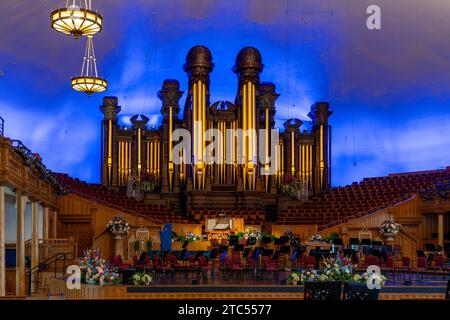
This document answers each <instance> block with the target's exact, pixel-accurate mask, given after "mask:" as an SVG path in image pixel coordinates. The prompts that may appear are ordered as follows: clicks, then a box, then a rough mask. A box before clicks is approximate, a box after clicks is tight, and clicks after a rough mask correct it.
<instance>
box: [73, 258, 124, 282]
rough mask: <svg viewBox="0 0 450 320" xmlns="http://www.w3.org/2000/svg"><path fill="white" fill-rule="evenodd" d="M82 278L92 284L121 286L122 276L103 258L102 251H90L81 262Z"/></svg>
mask: <svg viewBox="0 0 450 320" xmlns="http://www.w3.org/2000/svg"><path fill="white" fill-rule="evenodd" d="M79 266H80V271H81V278H82V279H84V281H86V283H90V284H99V285H100V286H103V285H104V284H119V283H120V276H119V274H118V273H117V272H116V271H115V270H112V269H111V268H110V267H109V266H108V265H107V264H106V262H105V259H103V258H102V257H101V253H100V250H98V249H88V250H86V251H85V252H84V257H83V259H81V260H80V261H79Z"/></svg>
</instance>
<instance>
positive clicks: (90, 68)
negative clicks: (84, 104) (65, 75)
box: [72, 36, 108, 96]
mask: <svg viewBox="0 0 450 320" xmlns="http://www.w3.org/2000/svg"><path fill="white" fill-rule="evenodd" d="M72 88H73V89H74V90H76V91H81V92H85V93H87V94H88V95H89V96H90V95H91V94H93V93H97V92H103V91H105V90H106V89H107V88H108V82H107V81H106V80H105V79H103V78H100V77H99V76H98V73H97V62H96V59H95V52H94V42H93V41H92V36H88V37H87V44H86V51H85V53H84V58H83V66H82V67H81V75H80V76H79V77H74V78H72Z"/></svg>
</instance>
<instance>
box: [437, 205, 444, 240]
mask: <svg viewBox="0 0 450 320" xmlns="http://www.w3.org/2000/svg"><path fill="white" fill-rule="evenodd" d="M438 245H440V246H441V247H444V214H443V213H442V212H441V213H438Z"/></svg>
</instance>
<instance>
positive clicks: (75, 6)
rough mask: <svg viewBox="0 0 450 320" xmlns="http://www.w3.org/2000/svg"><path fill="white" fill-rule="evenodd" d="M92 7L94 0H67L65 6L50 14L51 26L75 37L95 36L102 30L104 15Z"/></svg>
mask: <svg viewBox="0 0 450 320" xmlns="http://www.w3.org/2000/svg"><path fill="white" fill-rule="evenodd" d="M91 8H92V0H66V7H65V8H60V9H57V10H54V11H53V12H52V13H51V14H50V20H51V27H52V28H53V29H55V30H56V31H58V32H61V33H64V34H68V35H73V36H75V39H78V38H79V37H81V36H93V35H94V34H96V33H98V32H101V31H102V26H103V17H102V16H101V15H100V14H99V13H97V12H95V11H92V9H91Z"/></svg>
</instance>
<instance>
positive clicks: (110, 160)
mask: <svg viewBox="0 0 450 320" xmlns="http://www.w3.org/2000/svg"><path fill="white" fill-rule="evenodd" d="M100 110H101V111H102V112H103V121H102V141H101V143H102V151H101V152H102V154H101V157H102V158H101V159H102V184H103V185H107V186H116V185H118V181H117V180H118V176H117V171H118V170H117V166H118V164H117V155H116V153H117V150H116V149H117V147H116V143H115V141H116V131H117V114H118V113H119V112H120V110H121V107H120V106H119V105H118V100H117V98H116V97H104V98H103V105H101V106H100Z"/></svg>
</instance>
